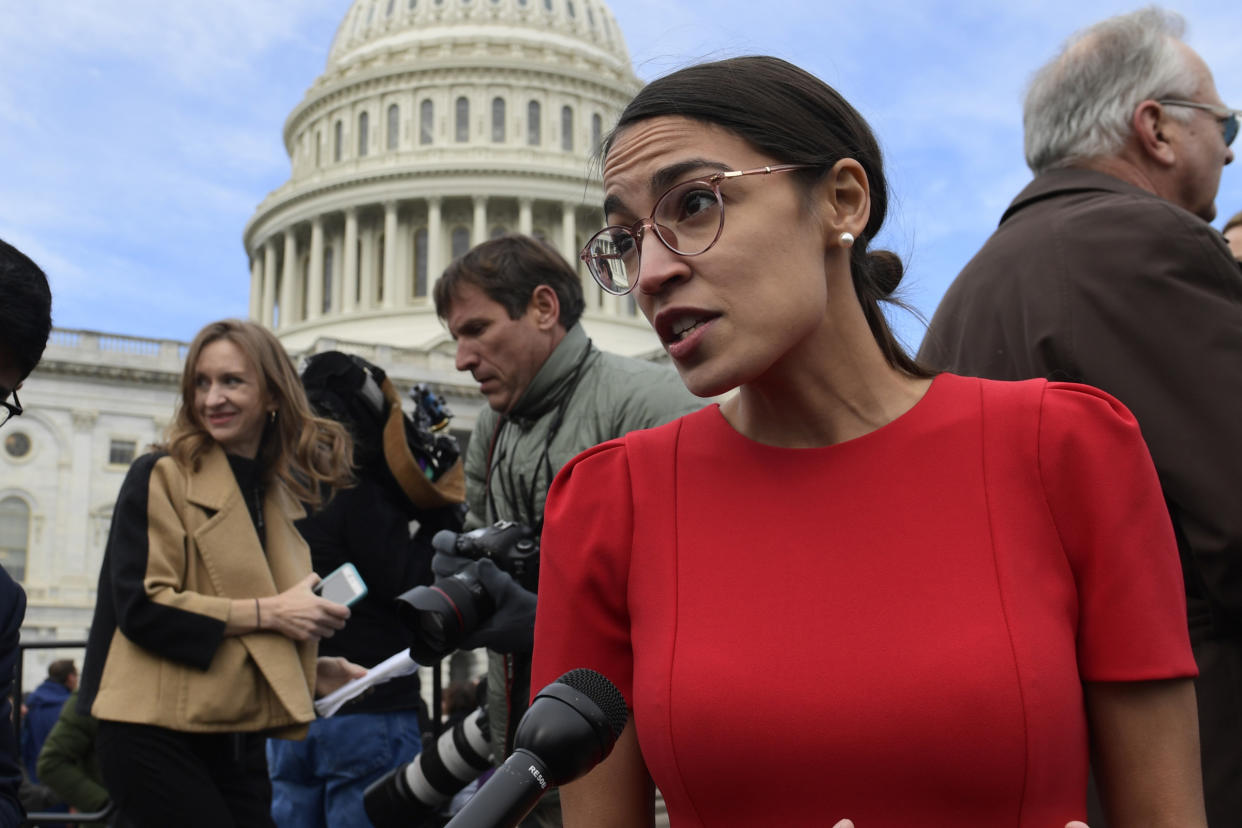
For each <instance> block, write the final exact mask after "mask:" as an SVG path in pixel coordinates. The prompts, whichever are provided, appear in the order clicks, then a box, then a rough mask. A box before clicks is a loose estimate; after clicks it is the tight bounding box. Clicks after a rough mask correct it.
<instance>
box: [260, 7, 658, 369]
mask: <svg viewBox="0 0 1242 828" xmlns="http://www.w3.org/2000/svg"><path fill="white" fill-rule="evenodd" d="M640 85H641V84H640V82H639V80H638V79H637V78H636V77H635V75H634V72H633V69H632V68H631V65H630V59H629V53H628V51H627V49H626V46H625V42H624V39H623V37H622V34H621V30H620V27H619V26H618V25H617V22H616V19H615V18H614V17H613V15H612V12H611V11H610V10H609V9H608V7H607V6H606V5H604V3H602V2H600V0H355V2H354V3H353V5H352V6H351V7H350V9H349V11H348V12H347V13H346V15H345V18H344V20H343V21H342V23H341V25H340V28H339V29H338V30H337V33H336V37H335V38H334V40H333V42H332V48H331V50H330V52H329V55H328V61H327V66H326V67H325V70H324V72H323V74H322V75H320V76H319V78H317V79H316V80H315V82H314V83H313V84H312V85H311V87H310V89H309V90H308V91H307V93H306V96H305V97H304V98H303V100H302V101H301V102H300V103H299V104H298V105H297V106H296V107H295V108H294V110H293V111H292V112H291V113H290V114H289V117H288V118H287V119H286V121H285V127H284V143H285V148H286V150H287V151H288V153H289V157H290V161H291V167H292V171H291V175H290V178H289V181H288V182H287V183H285V184H284V185H283V186H281V187H280V188H279V189H277V190H275V191H274V192H272V193H270V194H269V195H268V196H267V198H265V199H264V200H263V202H262V203H261V204H260V205H259V207H258V209H257V210H256V212H255V214H254V216H253V217H252V218H251V219H250V221H249V222H248V223H247V225H246V229H245V233H244V243H245V246H246V250H247V253H248V254H249V256H250V262H251V292H250V316H251V318H253V319H255V320H257V321H260V322H262V323H264V324H266V325H268V326H269V327H271V328H272V329H273V330H274V331H275V332H276V333H277V335H278V336H279V337H280V339H281V340H282V342H284V344H285V346H286V347H287V348H289V349H290V350H291V351H303V350H306V349H309V348H311V347H313V346H314V345H315V343H316V342H317V341H323V340H326V341H327V342H329V343H331V342H334V341H340V342H366V343H374V344H382V345H389V346H396V347H402V348H416V349H425V350H431V349H438V350H444V349H445V348H447V347H448V346H446V345H445V342H446V341H447V334H446V333H445V331H444V329H443V326H442V325H440V323H439V321H438V320H437V319H436V317H435V311H434V308H433V306H432V303H431V298H430V287H431V285H432V284H433V283H434V282H435V280H436V278H437V277H438V276H439V274H440V273H441V272H442V271H443V270H444V267H445V266H446V265H447V264H448V262H449V261H451V260H452V259H453V258H454V257H456V256H458V255H460V254H462V253H464V252H465V251H466V250H467V249H469V248H470V247H472V246H473V245H475V244H478V243H479V242H482V241H484V240H486V239H488V238H492V237H495V236H497V235H501V234H503V233H512V232H518V233H526V234H530V235H533V236H537V237H540V238H543V239H545V240H547V241H548V242H549V243H551V244H552V245H554V246H555V247H556V248H557V249H559V250H560V251H561V253H562V254H563V255H564V256H565V258H566V259H567V260H569V261H570V262H572V263H574V264H578V259H577V252H578V250H579V249H581V247H582V245H583V244H585V242H586V239H587V238H588V237H589V236H590V234H591V233H593V232H594V231H595V230H596V229H598V228H599V227H600V226H601V225H602V222H603V215H602V213H601V211H600V207H599V205H600V204H601V203H602V201H603V193H602V189H601V187H600V184H599V180H598V174H597V172H596V171H595V170H594V169H593V166H592V159H593V155H594V153H595V150H596V148H597V147H598V146H599V143H600V140H601V138H602V136H603V135H604V134H606V132H607V130H608V129H609V128H610V127H611V125H612V124H613V123H614V122H615V120H616V117H617V115H618V114H619V112H620V110H621V108H622V107H623V106H624V105H625V103H626V102H627V101H628V100H629V99H630V98H631V97H632V96H633V95H634V93H635V92H636V91H637V90H638V88H639V87H640ZM578 269H579V272H580V273H581V274H582V277H583V287H584V293H585V295H586V301H587V308H586V312H585V313H584V315H583V323H584V325H585V326H586V328H587V332H588V333H589V334H590V336H591V337H592V338H593V339H594V340H595V341H596V343H597V344H599V345H600V346H601V347H602V348H605V349H606V350H613V351H617V352H619V353H628V354H641V353H649V352H652V351H654V350H657V349H658V343H657V342H656V340H655V338H654V336H653V335H652V334H651V332H650V330H649V329H648V327H647V325H646V323H645V322H643V321H642V319H641V318H640V317H639V316H638V315H637V312H636V310H635V308H634V304H633V302H632V300H630V299H629V298H618V297H614V296H610V295H607V294H604V293H603V292H602V291H600V290H599V289H598V288H597V287H596V286H595V284H594V283H593V282H592V281H591V280H590V277H588V276H586V274H585V269H584V268H582V267H579V268H578ZM321 344H323V343H322V342H321Z"/></svg>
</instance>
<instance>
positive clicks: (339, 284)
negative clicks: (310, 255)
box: [324, 236, 345, 316]
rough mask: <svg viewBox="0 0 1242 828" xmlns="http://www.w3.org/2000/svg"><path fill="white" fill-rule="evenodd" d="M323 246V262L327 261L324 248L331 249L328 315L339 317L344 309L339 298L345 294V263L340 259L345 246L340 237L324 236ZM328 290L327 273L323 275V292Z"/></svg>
mask: <svg viewBox="0 0 1242 828" xmlns="http://www.w3.org/2000/svg"><path fill="white" fill-rule="evenodd" d="M324 245H325V251H324V260H325V261H326V260H327V250H326V248H327V247H329V246H330V247H331V248H332V285H331V294H332V301H331V303H330V305H331V306H330V307H329V308H328V313H330V314H332V315H333V316H340V315H341V308H342V307H344V305H343V304H342V301H341V296H342V295H343V294H344V293H345V263H344V262H343V261H341V257H342V256H343V255H344V251H345V245H344V244H342V243H341V237H340V236H331V237H328V236H325V237H324ZM328 289H329V285H328V283H327V273H324V290H328Z"/></svg>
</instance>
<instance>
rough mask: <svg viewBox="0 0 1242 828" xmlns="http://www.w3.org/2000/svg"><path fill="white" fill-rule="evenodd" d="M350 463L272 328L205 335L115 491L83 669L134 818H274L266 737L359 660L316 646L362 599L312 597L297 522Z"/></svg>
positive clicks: (338, 482) (343, 443) (250, 822)
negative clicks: (156, 432)
mask: <svg viewBox="0 0 1242 828" xmlns="http://www.w3.org/2000/svg"><path fill="white" fill-rule="evenodd" d="M349 457H350V446H349V438H348V436H347V434H346V433H345V432H344V430H343V429H342V428H341V427H340V426H339V425H338V424H336V423H333V422H330V421H327V420H323V419H320V418H318V417H315V416H314V415H313V414H312V413H311V411H310V408H309V406H308V405H307V402H306V397H305V395H304V393H303V391H302V386H301V383H300V382H299V381H298V377H297V373H296V371H295V370H294V367H293V365H292V363H291V362H290V360H289V357H288V356H287V355H286V353H285V351H284V349H283V348H282V346H281V345H280V343H279V342H278V341H277V340H276V338H275V337H273V336H272V334H271V333H270V332H268V331H267V330H266V329H264V328H262V327H260V326H258V325H255V324H253V323H250V322H242V321H237V320H225V321H222V322H216V323H212V324H210V325H208V326H207V327H206V328H204V329H203V330H202V331H200V332H199V334H198V336H196V337H195V339H194V341H193V343H191V345H190V349H189V353H188V355H187V358H186V366H185V370H184V372H183V374H182V379H181V403H180V406H179V407H178V410H177V413H176V416H175V418H174V420H173V423H172V425H171V426H170V428H169V432H168V440H167V442H166V443H165V444H164V445H163V446H161V447H159V450H157V451H154V452H152V453H150V454H147V455H144V456H143V457H140V458H139V459H138V460H136V461H135V462H134V464H133V466H132V467H131V468H130V471H129V474H128V475H127V476H126V479H125V482H124V484H122V487H121V492H120V495H119V496H118V498H117V502H116V506H115V508H114V512H113V520H112V528H111V531H110V533H109V537H108V544H107V548H106V549H105V552H104V562H103V568H102V571H101V573H100V576H99V590H98V599H97V603H96V607H95V618H94V622H93V624H92V626H91V632H90V639H89V642H88V646H87V654H86V665H85V669H84V671H83V681H82V691H81V699H80V702H79V707H80V709H82V710H83V712H87V711H89V712H90V713H92V714H93V715H94V716H95V717H96V718H98V719H99V720H100V724H99V757H100V765H101V770H102V773H103V777H104V782H105V784H106V785H107V787H108V790H109V792H110V793H111V795H112V797H113V799H114V800H115V801H116V803H117V806H118V808H119V810H120V812H121V814H122V815H123V816H124V817H125V818H126V819H128V820H129V822H130V823H132V824H133V825H135V826H139V827H140V828H141V826H148V825H149V826H157V825H158V826H167V825H178V826H212V828H220V826H233V825H237V826H263V825H271V824H272V823H271V817H270V815H269V813H268V812H269V808H270V799H271V786H270V783H269V782H268V776H267V765H266V758H265V755H264V741H265V738H266V737H267V736H268V735H274V734H279V735H281V736H285V737H289V736H295V737H296V736H298V735H300V733H301V732H303V731H304V730H305V726H306V724H307V723H308V722H309V721H310V720H311V719H313V718H314V715H315V714H314V708H313V706H312V698H313V696H314V695H315V694H316V693H317V692H318V693H322V692H327V691H329V690H331V689H333V688H334V687H336V686H339V685H340V684H341V683H343V682H344V681H345V680H348V679H349V678H351V677H353V676H356V675H360V674H361V673H362V672H363V670H362V668H360V667H357V665H352V664H350V663H349V662H346V661H345V660H343V659H317V657H316V655H317V649H318V648H317V642H318V640H319V639H320V638H322V637H324V636H329V635H332V633H333V632H334V631H335V630H338V629H340V628H341V627H342V626H344V624H345V622H346V619H347V618H348V617H349V610H348V609H347V608H346V607H344V606H342V605H339V604H334V603H332V602H330V601H327V600H325V599H323V598H320V597H318V596H317V595H315V594H314V593H313V592H312V591H311V587H312V586H313V585H314V584H315V583H316V582H317V581H318V580H319V578H318V576H317V575H315V574H314V573H313V572H312V571H311V559H310V553H309V550H308V548H307V546H306V543H305V542H304V541H303V540H302V538H301V536H300V535H299V534H298V532H297V530H296V529H295V528H294V525H293V522H294V520H296V519H297V518H299V517H302V516H303V514H304V513H305V512H304V509H303V507H302V505H301V503H309V504H311V505H312V506H314V505H317V504H318V503H319V501H320V490H321V487H340V486H343V485H347V484H348V482H349V475H350V469H349V461H348V458H349Z"/></svg>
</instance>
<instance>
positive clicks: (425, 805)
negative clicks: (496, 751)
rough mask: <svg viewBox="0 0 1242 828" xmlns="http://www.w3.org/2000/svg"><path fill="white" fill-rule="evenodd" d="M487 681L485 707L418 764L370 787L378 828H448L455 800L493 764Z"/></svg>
mask: <svg viewBox="0 0 1242 828" xmlns="http://www.w3.org/2000/svg"><path fill="white" fill-rule="evenodd" d="M486 695H487V690H486V684H485V682H480V684H479V688H478V699H479V704H480V707H479V708H478V709H477V710H475V711H474V712H472V713H471V714H470V715H468V716H466V717H465V718H464V719H462V720H461V721H459V722H457V724H455V725H453V727H452V728H451V729H449V730H446V731H445V732H444V733H442V734H440V738H438V739H436V740H435V741H434V742H432V743H431V744H430V745H428V746H427V747H426V748H425V749H424V750H423V751H422V752H421V753H419V754H418V756H416V757H415V758H414V761H412V762H407V763H406V764H404V765H402V766H400V767H398V768H396V769H395V770H392V771H389V772H388V773H386V774H384V775H383V776H381V777H380V778H379V779H377V780H375V781H374V782H372V783H371V784H370V785H368V786H367V789H366V792H365V793H364V794H363V796H362V804H363V807H364V808H365V809H366V812H367V816H368V817H369V818H370V820H371V823H372V824H373V825H374V826H375V828H407V826H424V825H427V826H431V825H442V824H443V823H444V819H445V818H444V817H442V816H441V811H442V810H443V809H444V807H445V806H446V805H448V803H449V801H450V800H451V799H452V798H453V795H454V794H456V793H457V792H458V791H460V790H461V789H462V788H464V787H466V786H467V785H469V784H470V783H471V782H473V781H474V780H475V779H477V778H478V777H479V776H480V775H481V774H483V773H484V772H485V771H486V770H487V769H488V768H490V767H491V766H492V765H491V751H492V748H491V743H490V739H491V735H490V730H489V729H488V722H487V711H486V709H485V708H484V707H483V706H482V703H483V699H485V698H486Z"/></svg>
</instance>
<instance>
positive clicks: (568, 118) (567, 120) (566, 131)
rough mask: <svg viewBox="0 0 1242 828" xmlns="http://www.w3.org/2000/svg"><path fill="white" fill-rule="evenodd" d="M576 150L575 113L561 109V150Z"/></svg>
mask: <svg viewBox="0 0 1242 828" xmlns="http://www.w3.org/2000/svg"><path fill="white" fill-rule="evenodd" d="M573 148H574V111H573V110H572V109H570V108H569V107H568V106H563V107H561V149H563V150H565V152H569V151H571V150H572V149H573Z"/></svg>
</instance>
